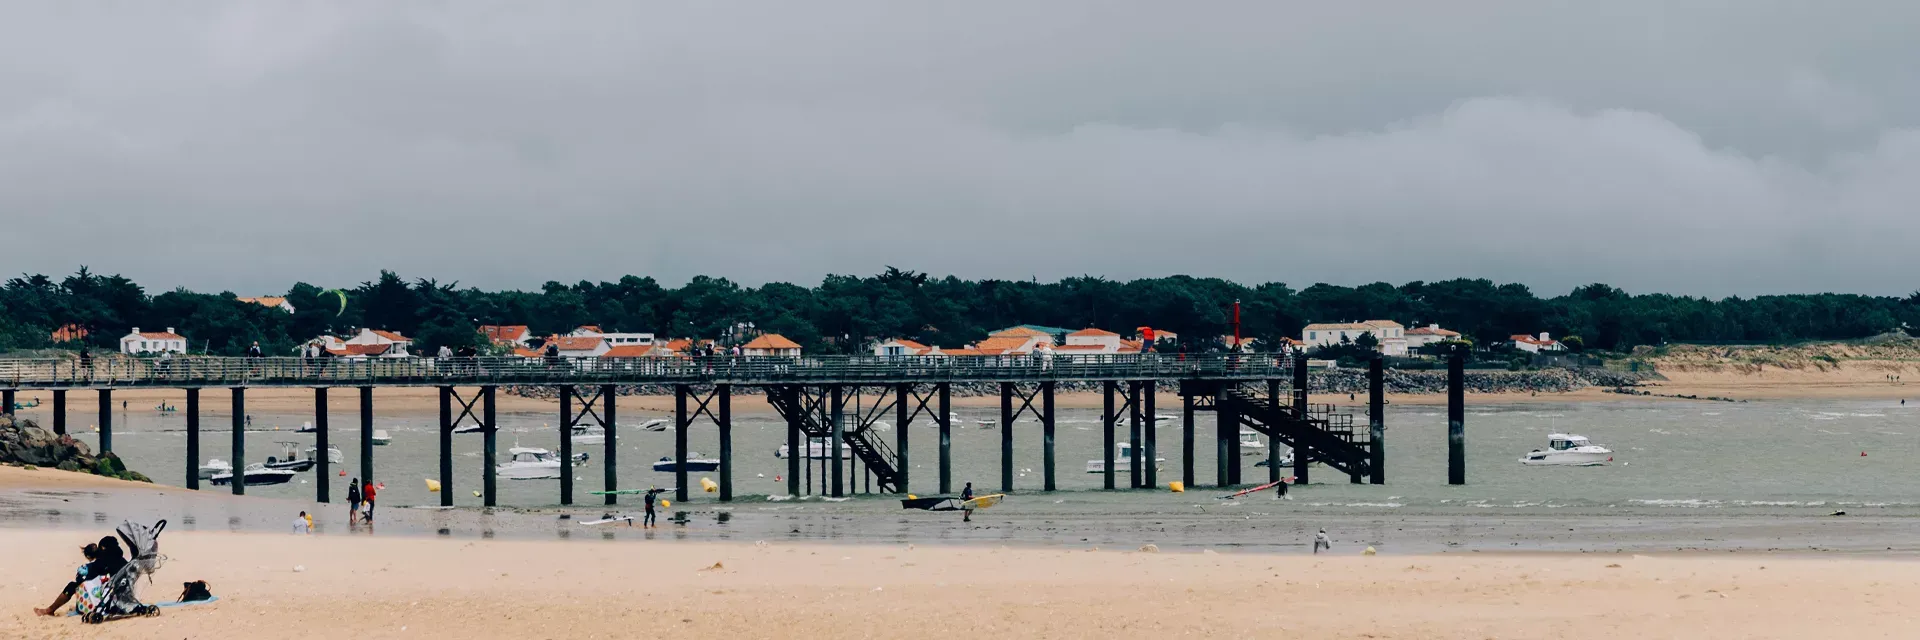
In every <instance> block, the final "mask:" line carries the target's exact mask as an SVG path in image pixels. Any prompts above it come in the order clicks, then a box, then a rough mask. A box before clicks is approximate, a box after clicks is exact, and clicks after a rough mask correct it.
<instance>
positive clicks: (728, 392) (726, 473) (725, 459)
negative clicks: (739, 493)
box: [713, 384, 906, 502]
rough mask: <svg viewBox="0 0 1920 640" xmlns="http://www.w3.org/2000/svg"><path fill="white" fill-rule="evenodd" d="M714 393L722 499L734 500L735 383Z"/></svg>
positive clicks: (716, 386)
mask: <svg viewBox="0 0 1920 640" xmlns="http://www.w3.org/2000/svg"><path fill="white" fill-rule="evenodd" d="M713 393H714V395H716V396H719V397H718V398H716V400H717V401H718V402H719V403H720V414H719V415H718V416H716V417H715V418H714V422H715V423H718V424H717V426H718V427H719V428H720V501H721V502H733V385H730V384H722V385H714V387H713ZM900 431H902V432H905V431H906V429H901V430H900ZM902 437H905V436H902Z"/></svg>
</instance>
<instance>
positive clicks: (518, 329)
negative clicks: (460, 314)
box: [480, 324, 528, 342]
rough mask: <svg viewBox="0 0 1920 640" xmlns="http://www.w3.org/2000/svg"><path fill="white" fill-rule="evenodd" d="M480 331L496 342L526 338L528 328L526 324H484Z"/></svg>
mask: <svg viewBox="0 0 1920 640" xmlns="http://www.w3.org/2000/svg"><path fill="white" fill-rule="evenodd" d="M480 333H481V334H482V335H485V336H487V339H488V340H492V341H494V342H516V341H519V340H521V339H524V338H526V337H527V333H528V330H527V325H524V324H502V325H493V324H489V325H482V326H481V327H480Z"/></svg>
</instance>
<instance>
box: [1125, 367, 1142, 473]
mask: <svg viewBox="0 0 1920 640" xmlns="http://www.w3.org/2000/svg"><path fill="white" fill-rule="evenodd" d="M1127 391H1128V393H1127V396H1128V398H1129V401H1128V402H1127V433H1128V436H1127V486H1128V487H1130V488H1134V489H1138V488H1140V449H1141V440H1140V383H1139V382H1137V381H1135V382H1128V383H1127Z"/></svg>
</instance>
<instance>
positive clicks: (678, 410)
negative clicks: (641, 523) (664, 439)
mask: <svg viewBox="0 0 1920 640" xmlns="http://www.w3.org/2000/svg"><path fill="white" fill-rule="evenodd" d="M692 421H693V417H692V416H689V415H687V385H684V384H676V385H673V463H674V464H673V499H675V500H678V501H681V502H686V501H687V423H689V422H692ZM834 479H835V480H838V479H839V473H838V472H837V470H836V473H835V474H834ZM835 484H836V485H837V484H838V483H837V482H836V483H835ZM836 488H838V487H837V486H836ZM834 495H839V494H838V493H835V494H834Z"/></svg>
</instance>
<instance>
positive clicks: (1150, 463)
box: [1136, 380, 1160, 489]
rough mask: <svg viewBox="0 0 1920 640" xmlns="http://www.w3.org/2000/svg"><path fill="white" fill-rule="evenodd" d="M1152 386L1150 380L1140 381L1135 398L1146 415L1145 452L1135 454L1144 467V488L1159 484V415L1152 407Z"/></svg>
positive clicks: (1152, 383) (1141, 411) (1152, 382)
mask: <svg viewBox="0 0 1920 640" xmlns="http://www.w3.org/2000/svg"><path fill="white" fill-rule="evenodd" d="M1154 386H1155V384H1154V381H1152V380H1146V381H1142V382H1141V383H1140V395H1139V396H1138V397H1137V400H1136V401H1137V402H1139V403H1140V404H1141V405H1144V406H1142V407H1141V409H1140V413H1142V414H1145V415H1146V417H1147V422H1146V425H1145V427H1146V430H1147V432H1146V433H1147V439H1146V443H1147V446H1146V452H1145V453H1142V454H1141V455H1139V456H1137V459H1139V460H1141V463H1140V464H1142V465H1144V466H1145V467H1146V470H1145V471H1144V473H1145V474H1146V484H1143V485H1141V487H1142V488H1146V489H1152V488H1155V487H1158V486H1160V463H1159V460H1160V445H1159V442H1160V416H1159V415H1156V414H1155V413H1154V409H1153V396H1154V392H1155V389H1154Z"/></svg>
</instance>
